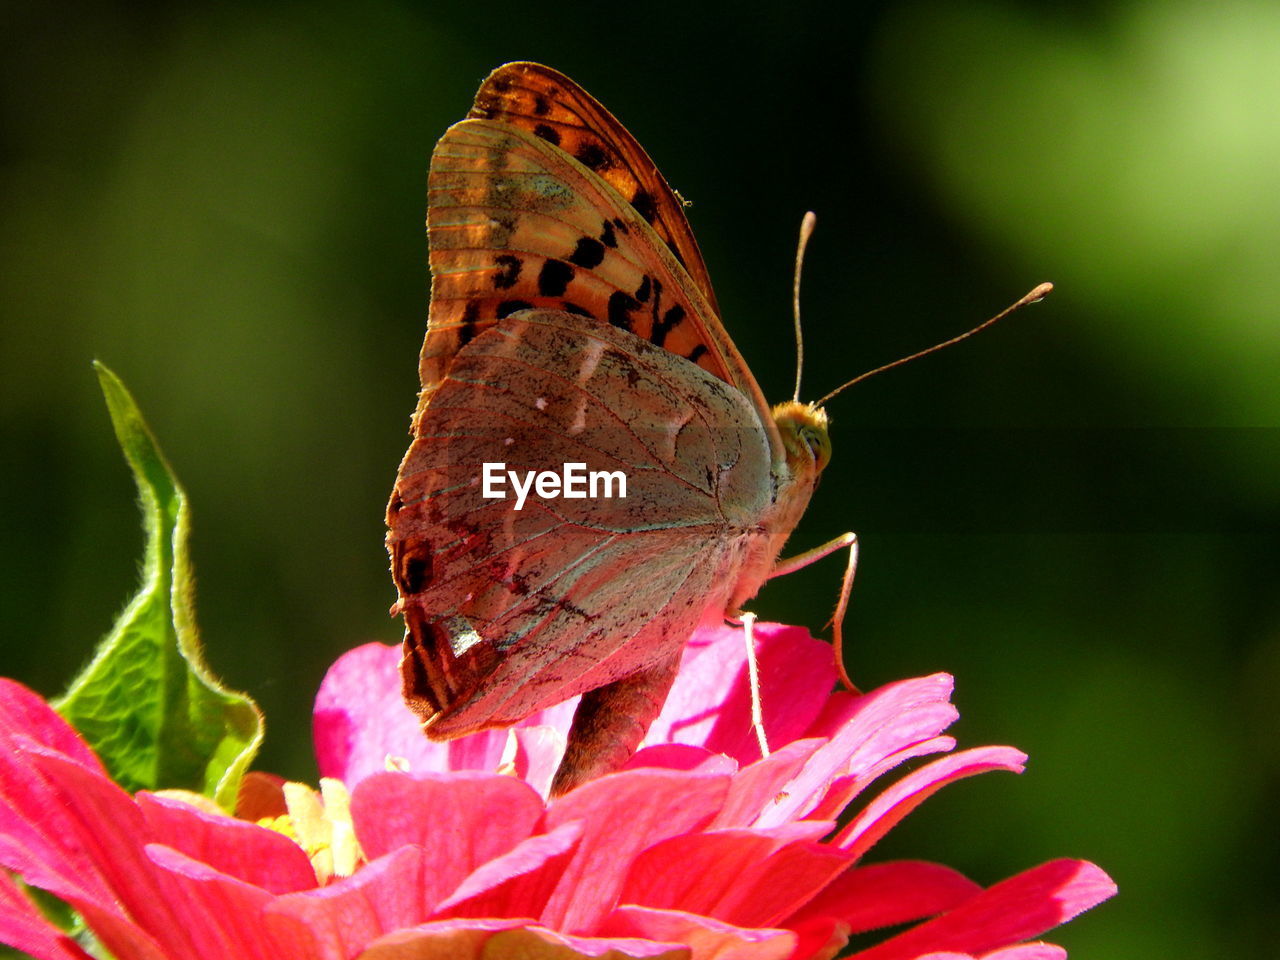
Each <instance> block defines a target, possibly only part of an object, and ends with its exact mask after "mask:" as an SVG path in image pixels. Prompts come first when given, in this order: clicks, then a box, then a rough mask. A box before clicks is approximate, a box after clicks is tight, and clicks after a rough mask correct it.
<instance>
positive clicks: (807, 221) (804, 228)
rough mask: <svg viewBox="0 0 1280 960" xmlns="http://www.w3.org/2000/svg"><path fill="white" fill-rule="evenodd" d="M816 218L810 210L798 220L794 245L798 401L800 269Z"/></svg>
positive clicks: (801, 359) (801, 356) (796, 398)
mask: <svg viewBox="0 0 1280 960" xmlns="http://www.w3.org/2000/svg"><path fill="white" fill-rule="evenodd" d="M817 222H818V218H817V217H816V216H815V215H814V213H813V211H812V210H810V211H809V212H808V213H806V214H805V215H804V219H803V220H801V221H800V243H799V245H797V247H796V277H795V282H794V283H793V284H792V287H791V313H792V315H793V316H794V317H795V318H796V392H795V394H793V395H792V397H791V399H792V400H793V401H794V402H795V403H799V402H800V371H801V370H803V369H804V336H803V335H802V334H801V333H800V269H801V268H802V267H803V266H804V251H805V248H806V247H808V246H809V238H810V237H811V236H813V228H814V225H815V224H816V223H817Z"/></svg>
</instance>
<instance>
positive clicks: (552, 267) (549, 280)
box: [538, 260, 574, 297]
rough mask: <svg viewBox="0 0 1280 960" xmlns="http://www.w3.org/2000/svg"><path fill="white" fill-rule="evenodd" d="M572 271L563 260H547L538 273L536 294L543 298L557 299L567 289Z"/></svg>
mask: <svg viewBox="0 0 1280 960" xmlns="http://www.w3.org/2000/svg"><path fill="white" fill-rule="evenodd" d="M573 277H574V269H573V267H571V266H569V264H567V263H565V262H564V261H563V260H548V261H547V262H546V263H544V264H543V265H542V269H541V270H540V271H539V272H538V293H540V294H541V295H542V296H544V297H559V296H561V295H563V294H564V292H565V291H566V290H568V289H569V284H570V282H571V281H572V280H573Z"/></svg>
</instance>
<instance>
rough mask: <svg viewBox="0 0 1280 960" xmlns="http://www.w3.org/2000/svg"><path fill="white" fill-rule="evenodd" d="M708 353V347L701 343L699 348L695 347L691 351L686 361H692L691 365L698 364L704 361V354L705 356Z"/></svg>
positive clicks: (686, 356)
mask: <svg viewBox="0 0 1280 960" xmlns="http://www.w3.org/2000/svg"><path fill="white" fill-rule="evenodd" d="M706 352H707V345H706V344H705V343H699V344H698V345H697V346H695V347H694V348H693V349H692V350H690V351H689V352H688V353H687V354H686V355H685V359H686V360H688V361H690V362H691V363H697V362H698V361H699V360H701V359H702V356H703V354H705V353H706Z"/></svg>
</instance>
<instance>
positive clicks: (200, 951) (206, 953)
mask: <svg viewBox="0 0 1280 960" xmlns="http://www.w3.org/2000/svg"><path fill="white" fill-rule="evenodd" d="M146 849H147V855H148V856H149V857H150V858H151V861H152V862H153V863H154V864H155V865H156V867H157V868H159V870H160V871H162V872H163V873H164V874H166V875H167V879H168V883H166V884H165V886H166V888H167V893H166V896H167V897H168V900H169V906H170V907H171V909H173V911H174V913H175V914H176V915H177V916H179V917H181V918H182V923H183V925H184V926H186V927H187V929H189V930H191V931H192V932H193V933H195V934H196V936H195V938H194V940H195V947H196V950H195V956H196V957H200V958H203V960H274V958H276V957H277V956H278V954H277V952H276V949H275V947H274V945H273V944H271V943H270V942H269V941H268V939H267V938H266V937H264V936H263V935H262V910H263V908H264V907H265V906H266V905H267V904H268V903H269V902H270V901H271V894H269V893H267V892H266V891H265V890H263V889H262V888H261V887H255V886H252V885H251V884H248V883H245V882H243V881H241V880H237V879H235V878H234V877H229V876H227V875H226V874H224V873H220V872H219V871H217V870H215V869H214V868H213V867H210V866H209V865H208V864H204V863H200V862H199V861H197V860H193V859H191V858H190V857H188V856H186V855H185V854H182V853H179V852H178V851H177V850H174V849H172V848H171V847H165V846H161V845H160V844H148V845H147V848H146Z"/></svg>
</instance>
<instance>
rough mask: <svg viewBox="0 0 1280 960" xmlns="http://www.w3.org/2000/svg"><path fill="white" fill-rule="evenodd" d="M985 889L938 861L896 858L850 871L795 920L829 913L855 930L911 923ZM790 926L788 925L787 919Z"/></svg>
mask: <svg viewBox="0 0 1280 960" xmlns="http://www.w3.org/2000/svg"><path fill="white" fill-rule="evenodd" d="M981 892H982V887H980V886H979V885H978V884H976V883H974V882H973V881H972V880H970V879H969V878H968V877H966V876H964V875H963V874H960V873H958V872H957V871H955V870H952V869H951V868H950V867H944V866H942V865H941V864H937V863H925V862H923V861H920V860H898V861H890V862H888V863H876V864H871V865H870V866H866V867H857V868H856V869H853V870H846V871H845V872H844V873H843V874H841V875H840V876H839V877H837V878H836V879H835V880H834V881H833V882H832V883H831V884H830V885H829V886H828V887H827V888H826V889H825V890H823V891H822V892H821V893H819V894H818V895H817V896H816V897H814V899H813V900H811V901H809V902H808V903H807V904H805V905H804V907H803V908H802V909H801V910H800V911H799V912H798V913H797V914H796V917H795V918H794V920H795V922H797V923H804V922H807V921H808V920H809V919H810V918H815V919H816V918H820V917H830V918H834V919H837V920H839V921H841V923H843V924H844V925H845V926H846V927H848V929H849V931H850V932H851V933H861V932H863V931H865V930H874V929H877V928H879V927H889V926H893V925H894V924H899V923H907V922H909V921H912V920H919V919H921V918H923V917H932V916H934V915H936V914H939V913H942V912H943V911H945V910H951V909H953V908H955V907H957V906H959V905H960V904H962V903H964V902H965V901H967V900H969V899H971V898H973V897H975V896H977V895H978V894H980V893H981ZM789 925H790V924H789Z"/></svg>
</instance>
